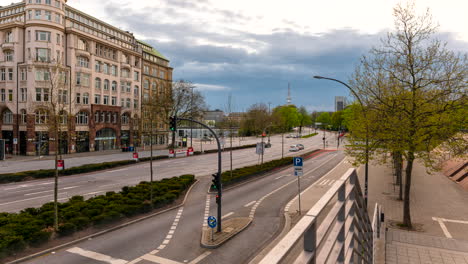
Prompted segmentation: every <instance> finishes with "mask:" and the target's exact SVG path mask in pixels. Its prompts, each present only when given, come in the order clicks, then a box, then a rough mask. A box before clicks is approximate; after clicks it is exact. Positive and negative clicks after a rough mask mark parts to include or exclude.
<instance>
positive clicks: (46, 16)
mask: <svg viewBox="0 0 468 264" xmlns="http://www.w3.org/2000/svg"><path fill="white" fill-rule="evenodd" d="M44 16H45V19H46V20H49V21H51V20H52V15H51V13H50V11H45V12H44Z"/></svg>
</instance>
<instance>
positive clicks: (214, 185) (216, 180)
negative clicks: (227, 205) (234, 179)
mask: <svg viewBox="0 0 468 264" xmlns="http://www.w3.org/2000/svg"><path fill="white" fill-rule="evenodd" d="M211 176H213V179H211V182H212V184H211V188H213V189H214V190H219V187H220V185H221V181H220V180H219V177H218V173H213V174H212V175H211Z"/></svg>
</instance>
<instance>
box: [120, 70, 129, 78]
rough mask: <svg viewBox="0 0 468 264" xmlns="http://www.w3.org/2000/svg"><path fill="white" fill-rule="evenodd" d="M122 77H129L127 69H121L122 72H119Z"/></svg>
mask: <svg viewBox="0 0 468 264" xmlns="http://www.w3.org/2000/svg"><path fill="white" fill-rule="evenodd" d="M120 75H121V76H122V77H123V78H129V77H130V71H129V70H128V69H122V72H121V74H120Z"/></svg>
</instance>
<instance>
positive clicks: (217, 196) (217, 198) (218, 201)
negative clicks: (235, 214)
mask: <svg viewBox="0 0 468 264" xmlns="http://www.w3.org/2000/svg"><path fill="white" fill-rule="evenodd" d="M220 200H221V199H220V197H219V195H216V203H217V204H219V203H220Z"/></svg>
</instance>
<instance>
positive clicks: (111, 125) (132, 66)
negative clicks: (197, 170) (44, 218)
mask: <svg viewBox="0 0 468 264" xmlns="http://www.w3.org/2000/svg"><path fill="white" fill-rule="evenodd" d="M0 44H1V46H0V117H1V118H0V130H1V134H0V138H2V139H5V142H6V148H7V153H14V154H16V153H17V154H22V155H43V154H52V153H55V152H56V151H57V150H56V145H58V146H60V153H72V152H85V151H99V150H106V149H114V148H119V147H121V146H137V145H139V144H140V143H141V140H142V133H141V131H142V127H143V122H141V120H142V118H141V113H142V101H143V100H144V96H153V93H152V92H151V91H153V87H154V88H155V89H156V92H158V91H159V90H158V89H165V91H168V92H170V91H171V82H172V68H171V67H169V61H168V60H167V59H166V58H165V57H164V56H162V55H161V54H160V53H159V52H157V51H156V50H155V49H154V48H153V47H151V46H150V45H148V44H145V43H143V42H140V41H138V40H136V39H135V37H134V36H133V34H132V33H130V32H128V31H123V30H120V29H118V28H117V27H114V26H112V25H109V24H107V23H105V22H103V21H100V20H98V19H96V18H94V17H92V16H90V15H88V14H85V13H83V12H81V11H79V10H77V9H74V8H72V7H70V6H68V5H67V4H66V1H65V0H25V1H23V2H20V3H15V4H11V5H9V6H4V7H0ZM146 67H148V68H146ZM150 88H151V89H150ZM147 91H149V92H147ZM55 112H56V113H58V114H55V115H54V113H55ZM53 116H59V118H57V120H60V122H57V123H56V124H59V125H57V126H56V128H57V127H58V129H51V128H52V127H51V125H50V119H52V117H53ZM54 120H55V119H54ZM166 130H167V126H164V125H162V126H161V127H160V129H159V131H160V132H158V133H160V135H161V140H158V141H157V142H156V143H157V144H165V143H166V141H165V138H166V137H165V136H164V135H165V133H167V132H166ZM55 141H60V144H53V143H52V142H55Z"/></svg>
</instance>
